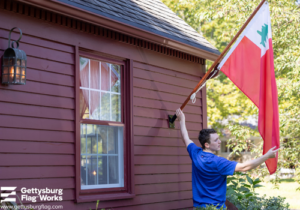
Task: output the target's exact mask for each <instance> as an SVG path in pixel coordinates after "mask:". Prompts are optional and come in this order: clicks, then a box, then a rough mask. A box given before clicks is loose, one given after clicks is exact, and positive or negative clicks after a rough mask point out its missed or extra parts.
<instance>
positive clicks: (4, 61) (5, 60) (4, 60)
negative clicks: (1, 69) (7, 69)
mask: <svg viewBox="0 0 300 210" xmlns="http://www.w3.org/2000/svg"><path fill="white" fill-rule="evenodd" d="M3 65H4V66H7V65H8V58H4V59H3Z"/></svg>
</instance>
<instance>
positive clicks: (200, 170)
mask: <svg viewBox="0 0 300 210" xmlns="http://www.w3.org/2000/svg"><path fill="white" fill-rule="evenodd" d="M187 151H188V152H189V155H190V157H191V159H192V186H193V201H194V207H198V206H201V207H205V206H206V205H214V206H217V207H218V208H220V207H221V206H223V207H225V201H226V187H227V175H233V173H234V170H235V167H236V164H237V162H234V161H229V160H227V159H225V158H223V157H218V156H216V155H214V154H212V153H209V152H204V151H203V150H202V148H200V147H197V146H196V145H195V144H194V143H191V144H189V145H188V147H187Z"/></svg>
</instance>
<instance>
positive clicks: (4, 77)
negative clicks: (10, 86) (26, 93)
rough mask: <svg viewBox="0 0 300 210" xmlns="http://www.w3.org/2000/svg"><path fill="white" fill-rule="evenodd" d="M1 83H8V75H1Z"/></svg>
mask: <svg viewBox="0 0 300 210" xmlns="http://www.w3.org/2000/svg"><path fill="white" fill-rule="evenodd" d="M3 82H6V83H7V82H8V75H3Z"/></svg>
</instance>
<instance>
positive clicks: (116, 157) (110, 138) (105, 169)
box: [81, 124, 124, 189]
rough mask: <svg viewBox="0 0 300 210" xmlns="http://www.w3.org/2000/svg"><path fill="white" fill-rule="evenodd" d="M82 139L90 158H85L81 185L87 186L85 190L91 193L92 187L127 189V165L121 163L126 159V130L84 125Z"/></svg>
mask: <svg viewBox="0 0 300 210" xmlns="http://www.w3.org/2000/svg"><path fill="white" fill-rule="evenodd" d="M85 136H86V138H85ZM81 137H82V138H81V147H82V148H81V151H82V152H83V151H84V150H85V148H83V147H84V144H85V143H86V144H87V153H88V154H90V155H88V156H85V155H82V156H81V185H82V186H85V188H84V189H89V187H88V186H89V185H98V186H99V188H110V186H109V185H110V184H114V186H113V187H123V186H124V181H123V180H124V174H123V170H124V167H123V161H121V162H120V158H121V159H123V127H118V126H105V125H91V124H81ZM96 152H97V153H96ZM120 178H121V179H120ZM116 184H117V185H116ZM92 188H95V186H92Z"/></svg>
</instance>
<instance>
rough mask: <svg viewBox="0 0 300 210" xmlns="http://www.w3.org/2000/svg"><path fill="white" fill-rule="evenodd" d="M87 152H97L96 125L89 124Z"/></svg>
mask: <svg viewBox="0 0 300 210" xmlns="http://www.w3.org/2000/svg"><path fill="white" fill-rule="evenodd" d="M86 141H87V153H88V154H92V153H93V154H96V153H97V135H96V130H95V126H94V125H87V135H86Z"/></svg>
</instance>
